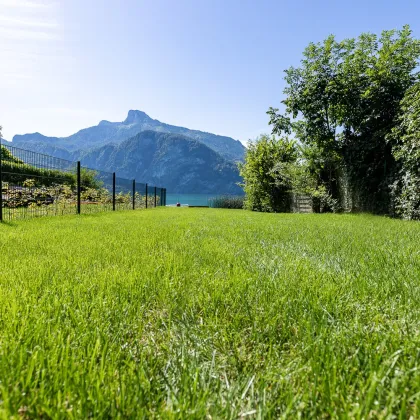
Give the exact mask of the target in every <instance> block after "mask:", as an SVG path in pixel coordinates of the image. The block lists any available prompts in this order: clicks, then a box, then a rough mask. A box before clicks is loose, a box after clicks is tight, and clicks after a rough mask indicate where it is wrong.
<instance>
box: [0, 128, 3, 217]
mask: <svg viewBox="0 0 420 420" xmlns="http://www.w3.org/2000/svg"><path fill="white" fill-rule="evenodd" d="M2 156H3V146H2V145H1V136H0V222H2V221H3V168H2V166H3V161H2Z"/></svg>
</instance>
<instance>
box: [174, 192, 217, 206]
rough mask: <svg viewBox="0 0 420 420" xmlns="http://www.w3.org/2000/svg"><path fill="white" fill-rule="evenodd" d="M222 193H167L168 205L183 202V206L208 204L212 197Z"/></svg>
mask: <svg viewBox="0 0 420 420" xmlns="http://www.w3.org/2000/svg"><path fill="white" fill-rule="evenodd" d="M219 195H220V194H169V193H167V194H166V205H168V206H169V205H174V204H176V203H181V206H208V205H209V200H210V199H211V198H214V197H217V196H219Z"/></svg>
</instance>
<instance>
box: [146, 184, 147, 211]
mask: <svg viewBox="0 0 420 420" xmlns="http://www.w3.org/2000/svg"><path fill="white" fill-rule="evenodd" d="M146 209H147V184H146Z"/></svg>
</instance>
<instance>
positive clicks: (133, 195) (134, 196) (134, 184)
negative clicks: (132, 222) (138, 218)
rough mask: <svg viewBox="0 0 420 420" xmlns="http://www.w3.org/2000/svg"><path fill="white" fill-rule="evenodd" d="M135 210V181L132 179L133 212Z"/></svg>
mask: <svg viewBox="0 0 420 420" xmlns="http://www.w3.org/2000/svg"><path fill="white" fill-rule="evenodd" d="M135 209H136V180H135V179H133V210H135Z"/></svg>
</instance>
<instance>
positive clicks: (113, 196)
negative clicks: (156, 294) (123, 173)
mask: <svg viewBox="0 0 420 420" xmlns="http://www.w3.org/2000/svg"><path fill="white" fill-rule="evenodd" d="M112 211H115V172H113V173H112Z"/></svg>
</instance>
